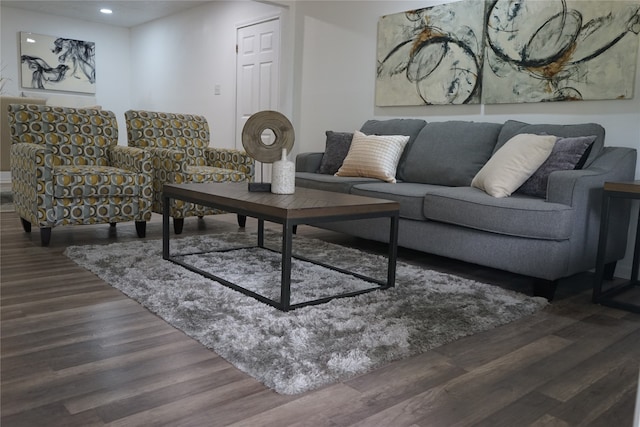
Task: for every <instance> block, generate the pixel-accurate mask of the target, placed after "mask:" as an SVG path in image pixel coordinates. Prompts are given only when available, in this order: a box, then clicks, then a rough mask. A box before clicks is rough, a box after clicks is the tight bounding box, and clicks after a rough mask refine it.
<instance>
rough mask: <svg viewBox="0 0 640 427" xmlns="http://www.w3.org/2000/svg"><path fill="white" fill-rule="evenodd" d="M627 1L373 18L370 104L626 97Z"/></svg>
mask: <svg viewBox="0 0 640 427" xmlns="http://www.w3.org/2000/svg"><path fill="white" fill-rule="evenodd" d="M639 33H640V3H639V2H638V1H637V0H630V1H626V0H616V1H590V0H487V1H481V0H464V1H459V2H454V3H448V4H444V5H439V6H433V7H428V8H424V9H419V10H413V11H407V12H403V13H398V14H394V15H387V16H383V17H381V18H380V21H379V23H378V50H377V55H378V64H377V79H376V105H378V106H392V105H429V104H473V103H479V102H482V103H485V104H497V103H521V102H543V101H567V100H593V99H624V98H630V97H632V96H633V88H634V79H635V75H636V72H635V68H636V64H637V54H638V40H639V38H640V37H638V34H639Z"/></svg>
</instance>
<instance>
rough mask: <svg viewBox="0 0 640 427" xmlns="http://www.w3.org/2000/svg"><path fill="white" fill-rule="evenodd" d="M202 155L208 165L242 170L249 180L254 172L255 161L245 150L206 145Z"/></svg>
mask: <svg viewBox="0 0 640 427" xmlns="http://www.w3.org/2000/svg"><path fill="white" fill-rule="evenodd" d="M204 155H205V157H206V160H207V165H209V166H213V167H216V168H221V169H230V170H235V171H238V172H242V173H244V174H245V175H247V179H249V180H250V179H251V178H253V176H254V174H255V161H254V160H253V157H251V156H249V155H248V154H247V153H246V152H245V151H241V150H236V149H233V148H214V147H206V148H205V149H204Z"/></svg>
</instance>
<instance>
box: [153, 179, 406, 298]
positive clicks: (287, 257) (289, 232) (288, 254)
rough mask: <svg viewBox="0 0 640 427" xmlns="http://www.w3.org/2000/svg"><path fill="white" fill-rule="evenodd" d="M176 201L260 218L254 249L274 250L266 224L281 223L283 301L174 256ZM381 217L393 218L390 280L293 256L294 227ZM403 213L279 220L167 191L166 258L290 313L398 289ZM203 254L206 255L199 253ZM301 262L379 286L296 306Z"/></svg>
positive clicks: (164, 221)
mask: <svg viewBox="0 0 640 427" xmlns="http://www.w3.org/2000/svg"><path fill="white" fill-rule="evenodd" d="M172 198H173V199H176V198H179V199H180V200H184V201H187V202H193V203H197V204H200V205H206V206H209V207H212V208H217V209H221V210H224V211H227V212H232V213H236V214H240V215H246V216H248V217H253V218H257V219H258V239H257V240H258V241H257V246H251V247H260V248H263V249H267V250H272V251H274V250H273V249H271V248H268V247H265V245H264V222H265V221H269V222H274V223H278V224H282V250H281V251H274V252H280V253H281V254H282V261H281V280H280V301H276V300H273V299H271V298H268V297H265V296H264V295H261V294H258V293H256V292H253V291H251V290H249V289H247V288H244V287H242V286H240V285H238V284H237V283H233V282H230V281H228V280H226V279H224V278H222V277H219V276H217V275H214V274H211V273H209V272H207V271H204V270H201V269H199V268H197V267H195V266H193V265H190V264H188V263H186V262H184V261H181V260H179V259H177V257H184V256H188V255H194V254H196V253H191V254H175V255H171V253H170V246H169V241H170V235H171V231H170V227H169V216H170V214H169V201H170V199H172ZM381 217H389V218H390V225H389V252H388V265H387V280H386V281H383V280H379V279H376V278H373V277H368V276H365V275H362V274H359V273H356V272H352V271H348V270H345V269H342V268H339V267H335V266H331V265H329V264H326V263H322V262H318V261H314V260H311V259H309V258H306V257H302V256H299V255H294V254H292V244H293V234H294V233H293V230H294V227H296V226H297V225H301V224H307V225H313V224H317V223H321V222H332V221H343V220H359V219H368V218H381ZM399 218H400V216H399V211H398V210H396V211H392V212H389V211H384V212H372V213H365V214H363V213H359V214H345V215H334V216H322V217H317V218H303V219H282V218H277V217H272V216H269V215H262V214H259V213H256V212H254V211H247V210H242V209H237V208H235V207H232V206H228V205H225V204H222V203H211V202H203V200H201V199H198V198H192V197H185V196H183V195H180V196H179V197H175V195H174V194H172V193H171V192H170V191H169V192H167V190H166V189H165V191H164V192H163V195H162V258H163V259H165V260H168V261H171V262H173V263H175V264H178V265H180V266H182V267H184V268H186V269H188V270H190V271H193V272H195V273H198V274H201V275H202V276H204V277H207V278H209V279H211V280H215V281H217V282H219V283H221V284H222V285H224V286H227V287H229V288H231V289H234V290H236V291H238V292H241V293H243V294H245V295H248V296H251V297H253V298H255V299H257V300H258V301H260V302H262V303H265V304H268V305H270V306H272V307H275V308H277V309H278V310H281V311H289V310H294V309H296V308H300V307H305V306H309V305H317V304H323V303H325V302H329V301H331V300H333V299H336V298H345V297H351V296H355V295H360V294H364V293H367V292H371V291H375V290H381V289H388V288H392V287H394V286H395V278H396V260H397V256H398V224H399ZM237 249H242V247H236V248H231V249H224V250H222V251H209V252H208V253H213V252H223V251H230V250H237ZM199 253H202V252H199ZM292 258H294V259H300V260H303V261H307V262H311V263H313V264H316V265H320V266H322V267H325V268H329V269H332V270H334V271H338V272H341V273H344V274H349V275H351V276H354V277H357V278H359V279H361V280H364V281H367V282H371V283H375V284H377V285H378V286H373V287H371V288H366V289H361V290H357V291H351V292H346V293H342V294H338V295H331V296H326V297H322V298H319V299H315V300H310V301H304V302H300V303H296V304H291V259H292Z"/></svg>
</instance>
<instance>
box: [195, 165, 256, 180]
mask: <svg viewBox="0 0 640 427" xmlns="http://www.w3.org/2000/svg"><path fill="white" fill-rule="evenodd" d="M187 173H188V178H187V179H188V181H189V182H241V181H246V180H247V174H246V173H244V172H240V171H237V170H234V169H224V168H216V167H213V166H187Z"/></svg>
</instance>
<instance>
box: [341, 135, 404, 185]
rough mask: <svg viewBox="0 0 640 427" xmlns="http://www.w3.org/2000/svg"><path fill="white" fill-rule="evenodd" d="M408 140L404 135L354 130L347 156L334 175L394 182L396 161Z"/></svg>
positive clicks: (398, 159)
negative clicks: (367, 132) (367, 133)
mask: <svg viewBox="0 0 640 427" xmlns="http://www.w3.org/2000/svg"><path fill="white" fill-rule="evenodd" d="M408 141H409V137H408V136H405V135H365V134H364V133H362V132H360V131H355V132H354V133H353V140H352V141H351V147H349V152H348V153H347V157H345V159H344V162H342V166H340V169H338V172H336V173H335V175H336V176H362V177H367V178H376V179H381V180H383V181H387V182H396V169H397V167H398V161H400V156H401V155H402V151H403V150H404V147H405V145H407V142H408Z"/></svg>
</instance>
